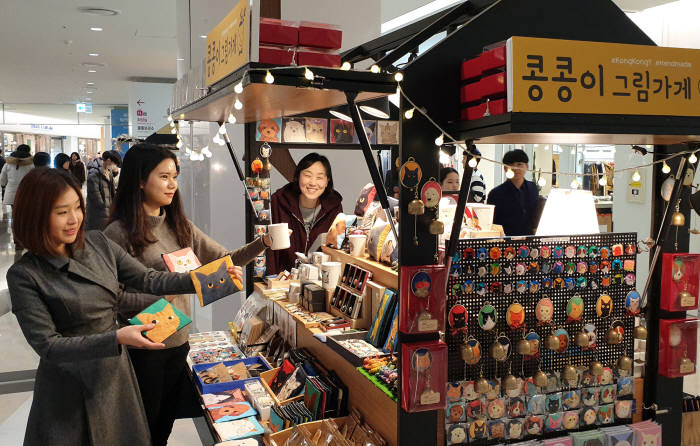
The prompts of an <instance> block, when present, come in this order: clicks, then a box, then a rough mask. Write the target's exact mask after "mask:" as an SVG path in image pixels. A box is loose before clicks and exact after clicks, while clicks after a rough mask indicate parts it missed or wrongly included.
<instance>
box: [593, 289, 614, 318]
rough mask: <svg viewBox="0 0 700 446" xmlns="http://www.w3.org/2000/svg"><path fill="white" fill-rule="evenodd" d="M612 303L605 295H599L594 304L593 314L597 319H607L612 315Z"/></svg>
mask: <svg viewBox="0 0 700 446" xmlns="http://www.w3.org/2000/svg"><path fill="white" fill-rule="evenodd" d="M612 311H613V302H612V298H611V297H610V296H609V295H607V294H601V295H600V297H598V301H597V302H596V304H595V312H596V314H597V315H598V317H608V316H610V315H611V314H612Z"/></svg>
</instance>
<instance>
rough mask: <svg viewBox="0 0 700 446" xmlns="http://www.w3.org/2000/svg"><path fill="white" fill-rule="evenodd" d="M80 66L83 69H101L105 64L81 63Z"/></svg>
mask: <svg viewBox="0 0 700 446" xmlns="http://www.w3.org/2000/svg"><path fill="white" fill-rule="evenodd" d="M81 65H82V66H84V67H85V68H102V67H104V66H105V64H103V63H97V62H83V63H82V64H81Z"/></svg>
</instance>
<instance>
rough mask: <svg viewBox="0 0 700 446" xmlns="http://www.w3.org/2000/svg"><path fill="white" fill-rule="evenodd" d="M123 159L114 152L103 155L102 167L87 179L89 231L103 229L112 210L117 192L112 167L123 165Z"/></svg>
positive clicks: (87, 219) (87, 225) (87, 220)
mask: <svg viewBox="0 0 700 446" xmlns="http://www.w3.org/2000/svg"><path fill="white" fill-rule="evenodd" d="M121 162H122V160H121V157H120V156H119V154H115V153H114V151H109V152H104V153H102V167H100V169H99V170H93V171H91V172H90V174H89V175H88V179H87V209H86V212H87V215H86V222H87V223H86V227H87V229H102V228H104V227H105V225H106V224H107V218H108V217H109V212H110V210H111V208H112V200H114V194H115V192H116V188H115V184H114V178H113V177H112V167H113V166H119V165H121Z"/></svg>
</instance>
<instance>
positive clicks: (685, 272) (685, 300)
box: [661, 253, 700, 311]
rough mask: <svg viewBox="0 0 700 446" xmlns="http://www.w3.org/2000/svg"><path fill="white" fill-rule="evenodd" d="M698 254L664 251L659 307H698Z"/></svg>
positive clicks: (699, 264) (699, 256) (684, 308)
mask: <svg viewBox="0 0 700 446" xmlns="http://www.w3.org/2000/svg"><path fill="white" fill-rule="evenodd" d="M699 290H700V255H698V254H678V253H665V254H664V257H663V269H662V272H661V309H662V310H666V311H686V310H694V309H696V308H698V292H699Z"/></svg>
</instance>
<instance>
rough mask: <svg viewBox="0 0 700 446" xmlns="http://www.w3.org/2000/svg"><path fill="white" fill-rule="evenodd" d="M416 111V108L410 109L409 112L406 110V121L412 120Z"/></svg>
mask: <svg viewBox="0 0 700 446" xmlns="http://www.w3.org/2000/svg"><path fill="white" fill-rule="evenodd" d="M415 110H416V109H415V108H409V109H408V110H406V111H405V112H404V114H403V115H404V116H405V117H406V119H411V118H412V117H413V112H414V111H415Z"/></svg>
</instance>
